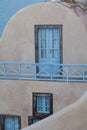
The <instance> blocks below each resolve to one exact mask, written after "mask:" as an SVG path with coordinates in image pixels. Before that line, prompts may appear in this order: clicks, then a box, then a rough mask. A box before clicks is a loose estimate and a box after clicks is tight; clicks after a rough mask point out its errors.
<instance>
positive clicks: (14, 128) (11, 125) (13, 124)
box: [5, 117, 19, 130]
mask: <svg viewBox="0 0 87 130" xmlns="http://www.w3.org/2000/svg"><path fill="white" fill-rule="evenodd" d="M5 130H19V126H18V118H12V117H6V118H5Z"/></svg>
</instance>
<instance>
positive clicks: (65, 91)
mask: <svg viewBox="0 0 87 130" xmlns="http://www.w3.org/2000/svg"><path fill="white" fill-rule="evenodd" d="M0 90H1V91H0V114H7V115H20V116H21V117H22V127H25V126H27V125H28V123H27V122H28V116H32V93H33V92H42V93H53V113H55V112H57V111H59V110H61V109H62V108H64V107H65V106H67V105H69V104H71V103H73V102H74V101H76V100H77V99H79V98H80V97H81V95H82V94H83V93H84V92H85V91H86V90H87V84H85V83H84V84H82V83H62V82H48V81H46V82H45V81H20V80H11V81H10V80H1V81H0Z"/></svg>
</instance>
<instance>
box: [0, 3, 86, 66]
mask: <svg viewBox="0 0 87 130" xmlns="http://www.w3.org/2000/svg"><path fill="white" fill-rule="evenodd" d="M55 24H57V25H63V32H62V36H63V40H62V41H63V63H80V64H81V63H82V64H83V63H87V60H86V55H87V53H86V50H87V46H86V43H87V30H86V29H85V26H84V24H83V22H82V20H81V18H80V17H79V16H78V15H76V14H75V13H74V12H73V11H72V10H70V9H69V8H67V7H65V6H63V5H61V4H59V3H55V2H54V3H52V2H46V3H44V2H43V3H41V4H36V5H32V6H29V7H26V8H24V9H23V10H21V11H19V12H18V13H16V14H15V15H14V16H13V17H12V18H11V20H10V21H9V23H8V25H7V27H6V28H5V31H4V34H3V36H2V38H1V42H0V55H1V57H0V61H24V62H26V61H28V62H35V39H34V25H55ZM77 48H78V51H77ZM5 54H6V55H5ZM73 57H74V58H73Z"/></svg>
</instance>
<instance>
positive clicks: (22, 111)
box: [0, 2, 87, 127]
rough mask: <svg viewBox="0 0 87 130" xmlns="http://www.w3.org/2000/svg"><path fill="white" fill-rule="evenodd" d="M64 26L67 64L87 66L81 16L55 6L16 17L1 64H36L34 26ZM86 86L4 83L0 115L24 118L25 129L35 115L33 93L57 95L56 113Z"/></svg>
mask: <svg viewBox="0 0 87 130" xmlns="http://www.w3.org/2000/svg"><path fill="white" fill-rule="evenodd" d="M39 24H40V25H41V24H42V25H56V24H57V25H60V24H62V25H63V63H75V64H76V63H80V64H81V63H82V64H85V63H87V60H86V59H87V57H86V56H87V51H86V50H87V46H86V43H87V30H86V29H85V26H84V24H83V22H82V20H81V19H80V17H79V16H78V15H76V14H75V13H74V12H73V11H72V10H70V9H69V8H67V7H65V6H63V5H61V4H59V3H52V2H44V3H41V4H36V5H32V6H29V7H26V8H24V9H22V10H21V11H19V12H18V13H16V14H15V15H14V16H13V17H12V18H11V19H10V21H9V23H8V25H7V26H6V28H5V31H4V33H3V36H2V37H1V39H0V61H7V62H8V61H13V62H14V61H16V62H17V61H18V62H20V61H22V62H35V41H34V40H35V39H34V25H39ZM86 89H87V84H86V83H64V82H50V81H49V82H48V81H46V82H45V81H21V80H18V81H16V80H12V81H10V80H0V114H7V115H8V114H11V115H20V116H21V117H22V127H25V126H27V125H28V118H27V116H31V115H32V92H42V93H44V92H45V93H53V112H54V113H55V112H57V111H59V110H61V109H62V108H64V107H65V106H67V105H69V104H71V103H73V102H74V101H76V100H77V99H79V97H80V96H81V95H82V94H83V93H84V92H85V91H86Z"/></svg>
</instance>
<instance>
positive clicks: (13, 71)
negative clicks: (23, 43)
mask: <svg viewBox="0 0 87 130" xmlns="http://www.w3.org/2000/svg"><path fill="white" fill-rule="evenodd" d="M0 79H10V80H51V81H61V82H63V81H64V82H87V65H84V64H39V63H23V62H0Z"/></svg>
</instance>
